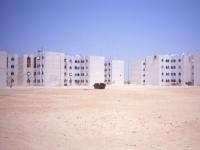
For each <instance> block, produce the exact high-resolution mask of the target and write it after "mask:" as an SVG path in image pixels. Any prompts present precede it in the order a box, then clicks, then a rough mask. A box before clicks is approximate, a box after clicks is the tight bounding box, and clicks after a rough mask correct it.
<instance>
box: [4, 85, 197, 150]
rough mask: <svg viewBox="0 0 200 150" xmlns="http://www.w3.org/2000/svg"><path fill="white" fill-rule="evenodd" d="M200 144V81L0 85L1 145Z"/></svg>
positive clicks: (118, 147) (124, 147)
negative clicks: (87, 85) (100, 85)
mask: <svg viewBox="0 0 200 150" xmlns="http://www.w3.org/2000/svg"><path fill="white" fill-rule="evenodd" d="M133 149H134V150H135V149H136V150H199V149H200V87H127V86H126V87H123V88H120V87H118V88H117V87H114V88H109V89H106V90H93V89H69V88H13V89H0V150H133Z"/></svg>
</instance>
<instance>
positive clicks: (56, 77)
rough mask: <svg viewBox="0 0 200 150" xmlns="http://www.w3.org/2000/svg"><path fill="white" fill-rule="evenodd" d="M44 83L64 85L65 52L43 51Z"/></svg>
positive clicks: (46, 84) (45, 84) (47, 84)
mask: <svg viewBox="0 0 200 150" xmlns="http://www.w3.org/2000/svg"><path fill="white" fill-rule="evenodd" d="M43 56H44V58H43V66H44V67H43V68H44V70H43V85H44V86H64V53H57V52H44V53H43Z"/></svg>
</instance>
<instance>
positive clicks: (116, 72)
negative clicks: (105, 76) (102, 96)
mask: <svg viewBox="0 0 200 150" xmlns="http://www.w3.org/2000/svg"><path fill="white" fill-rule="evenodd" d="M111 67H112V68H111V71H112V73H111V77H112V84H116V85H123V84H124V61H122V60H112V61H111Z"/></svg>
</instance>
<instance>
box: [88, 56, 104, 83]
mask: <svg viewBox="0 0 200 150" xmlns="http://www.w3.org/2000/svg"><path fill="white" fill-rule="evenodd" d="M87 58H88V63H89V72H88V73H89V85H90V86H93V85H94V83H104V62H105V58H104V57H102V56H88V57H87Z"/></svg>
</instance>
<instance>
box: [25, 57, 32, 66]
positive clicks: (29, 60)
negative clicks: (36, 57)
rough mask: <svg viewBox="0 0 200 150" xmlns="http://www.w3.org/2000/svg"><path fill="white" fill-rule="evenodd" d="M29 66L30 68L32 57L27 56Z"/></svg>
mask: <svg viewBox="0 0 200 150" xmlns="http://www.w3.org/2000/svg"><path fill="white" fill-rule="evenodd" d="M26 61H27V62H26V63H27V68H30V67H31V58H30V57H27V60H26Z"/></svg>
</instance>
